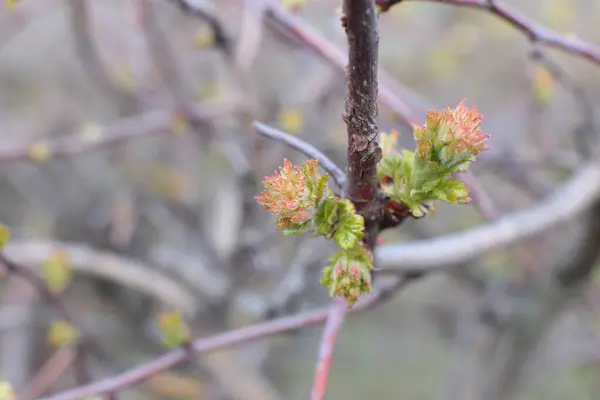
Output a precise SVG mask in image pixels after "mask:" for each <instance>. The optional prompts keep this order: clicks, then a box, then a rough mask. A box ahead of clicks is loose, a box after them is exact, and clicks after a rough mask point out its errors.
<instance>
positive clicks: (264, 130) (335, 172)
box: [254, 121, 346, 188]
mask: <svg viewBox="0 0 600 400" xmlns="http://www.w3.org/2000/svg"><path fill="white" fill-rule="evenodd" d="M254 128H256V131H257V132H258V133H259V134H261V135H263V136H265V137H268V138H270V139H274V140H277V141H280V142H282V143H285V144H286V145H288V146H290V147H291V148H293V149H296V150H298V151H300V152H301V153H303V154H305V155H306V156H308V157H310V158H312V159H315V160H317V161H318V162H319V165H320V166H321V167H322V168H323V169H324V170H325V171H327V172H328V173H329V174H330V175H331V179H333V181H334V182H335V184H336V185H338V186H339V187H340V188H343V187H344V184H345V182H346V174H345V173H344V171H343V170H342V169H341V168H340V167H338V166H337V165H336V164H335V163H334V162H333V161H331V159H330V158H329V157H327V156H326V155H325V154H323V153H322V152H321V151H320V150H318V149H317V148H315V147H314V146H313V145H312V144H310V143H308V142H305V141H304V140H302V139H300V138H297V137H295V136H293V135H290V134H289V133H286V132H284V131H282V130H279V129H277V128H273V127H271V126H269V125H266V124H263V123H262V122H258V121H256V122H254Z"/></svg>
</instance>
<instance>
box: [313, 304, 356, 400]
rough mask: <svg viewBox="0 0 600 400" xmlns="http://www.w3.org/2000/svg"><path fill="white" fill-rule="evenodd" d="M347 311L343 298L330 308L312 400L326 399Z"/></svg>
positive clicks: (318, 359) (322, 338) (320, 349)
mask: <svg viewBox="0 0 600 400" xmlns="http://www.w3.org/2000/svg"><path fill="white" fill-rule="evenodd" d="M347 310H348V303H347V302H346V300H345V299H344V298H341V297H338V298H335V299H333V301H332V303H331V306H329V314H328V315H327V322H326V324H325V329H323V335H322V337H321V345H320V346H319V357H318V358H317V368H316V372H315V380H314V383H313V389H312V392H311V395H310V399H311V400H322V399H324V398H325V393H326V392H327V380H328V378H329V371H330V369H331V362H332V360H333V350H334V348H335V344H336V342H337V339H338V336H339V334H340V330H341V329H342V325H343V324H344V320H345V318H346V313H347Z"/></svg>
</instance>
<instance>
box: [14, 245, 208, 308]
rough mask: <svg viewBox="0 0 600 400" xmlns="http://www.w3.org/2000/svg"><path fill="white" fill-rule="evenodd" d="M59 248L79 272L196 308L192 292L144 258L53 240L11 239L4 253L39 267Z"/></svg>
mask: <svg viewBox="0 0 600 400" xmlns="http://www.w3.org/2000/svg"><path fill="white" fill-rule="evenodd" d="M56 250H60V251H61V252H64V254H65V256H66V257H67V258H68V260H69V263H70V264H71V265H72V268H73V270H75V272H77V273H79V274H82V275H91V276H96V277H98V278H103V279H106V280H109V281H112V282H115V283H118V284H121V285H123V286H125V287H128V288H129V289H131V290H136V291H139V292H141V293H144V294H147V295H148V296H150V297H152V298H155V299H157V300H158V301H160V302H161V303H163V304H166V305H169V306H171V307H173V308H175V309H178V310H182V311H183V312H184V313H185V314H187V315H193V313H194V312H195V311H196V306H197V304H196V303H197V300H196V297H195V296H194V295H193V293H191V292H189V291H188V290H186V289H185V288H184V287H182V286H181V285H179V284H178V283H176V282H175V281H173V280H171V278H170V277H169V276H168V275H165V274H161V273H159V272H157V271H156V270H154V269H153V268H152V267H150V266H147V265H144V264H143V263H141V262H138V261H135V260H132V259H130V258H127V257H122V256H118V255H116V254H113V253H110V252H105V251H98V250H94V249H93V248H91V247H89V246H87V245H83V244H73V243H61V242H57V241H52V240H33V239H29V240H12V241H11V242H10V243H9V244H7V246H6V247H5V248H4V254H6V255H7V257H9V258H10V259H11V260H15V261H17V262H18V263H20V264H25V265H29V266H31V268H38V267H40V266H41V265H42V264H43V263H44V262H46V260H48V258H49V257H50V256H51V255H52V253H53V252H54V251H56ZM30 274H33V272H30Z"/></svg>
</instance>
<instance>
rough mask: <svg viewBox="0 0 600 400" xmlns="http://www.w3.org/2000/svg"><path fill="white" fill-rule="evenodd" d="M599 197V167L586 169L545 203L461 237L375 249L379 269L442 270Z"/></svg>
mask: <svg viewBox="0 0 600 400" xmlns="http://www.w3.org/2000/svg"><path fill="white" fill-rule="evenodd" d="M599 196H600V167H599V166H598V165H596V164H591V165H587V166H586V167H583V168H582V169H581V170H579V171H578V172H577V173H575V175H574V176H573V177H572V178H571V179H570V180H569V182H567V183H566V184H565V185H564V186H563V187H561V188H560V189H558V190H557V191H556V192H555V193H554V194H553V195H552V196H550V197H549V198H548V199H547V200H546V201H544V202H542V203H540V204H539V205H536V206H534V207H531V209H529V210H523V211H519V212H515V213H512V214H509V215H507V216H505V217H503V218H501V219H499V220H497V221H496V222H493V223H491V224H489V225H484V226H482V227H478V228H474V229H471V230H469V231H466V232H464V233H457V234H453V235H448V236H444V237H441V238H435V239H429V240H424V241H418V242H416V243H408V244H399V245H384V246H379V247H378V248H377V249H376V256H377V260H378V262H379V267H380V268H384V269H397V270H398V272H402V271H404V272H407V271H419V272H428V271H434V270H440V269H444V268H445V267H447V266H450V265H455V264H459V263H461V262H465V261H468V260H471V259H472V258H474V257H477V256H480V255H482V254H484V253H485V252H487V251H490V250H493V249H498V248H501V247H504V246H507V245H509V244H511V243H516V242H519V241H521V240H523V239H525V238H527V237H530V236H533V235H536V234H541V233H543V232H544V231H545V230H547V229H549V228H552V227H555V226H557V225H559V224H561V223H566V222H569V221H570V220H572V219H573V218H575V217H577V216H579V215H581V214H582V213H584V212H585V211H586V210H587V209H588V208H589V207H590V206H591V205H592V204H594V203H595V201H596V199H597V198H598V197H599Z"/></svg>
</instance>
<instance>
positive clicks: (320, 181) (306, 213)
mask: <svg viewBox="0 0 600 400" xmlns="http://www.w3.org/2000/svg"><path fill="white" fill-rule="evenodd" d="M326 180H327V178H326V176H324V177H321V176H320V175H319V172H318V169H317V161H316V160H309V161H306V162H304V163H302V168H300V167H294V166H293V165H292V163H291V162H290V161H289V160H287V159H286V160H283V167H279V173H277V171H276V172H275V174H274V175H273V176H267V177H265V181H264V183H265V190H264V191H263V192H262V193H261V194H260V196H256V197H255V200H256V201H257V202H258V203H259V204H261V205H262V206H263V207H264V208H265V209H266V210H268V211H270V212H271V213H273V214H275V215H276V217H277V218H276V221H275V223H276V226H277V229H278V230H281V231H284V233H286V234H299V233H303V232H307V231H309V230H310V226H311V221H310V218H311V216H312V214H313V208H314V207H316V205H317V204H318V203H319V202H320V201H321V198H322V197H323V196H325V194H326V193H327V187H326Z"/></svg>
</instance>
